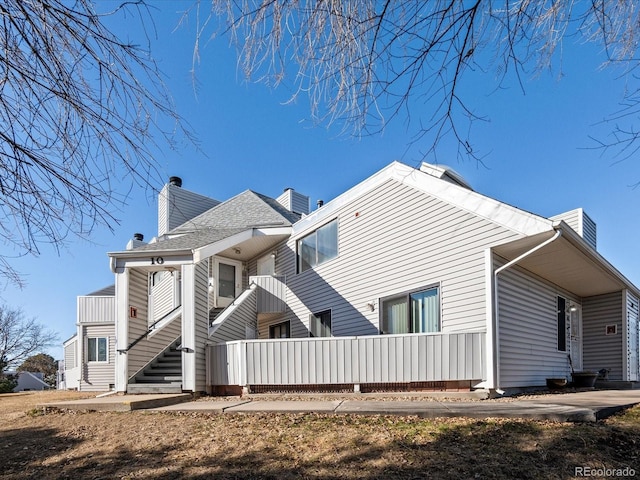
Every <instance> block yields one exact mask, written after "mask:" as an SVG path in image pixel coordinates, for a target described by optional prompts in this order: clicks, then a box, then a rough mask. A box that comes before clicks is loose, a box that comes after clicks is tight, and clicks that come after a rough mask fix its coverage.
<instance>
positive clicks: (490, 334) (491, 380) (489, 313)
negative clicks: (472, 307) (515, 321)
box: [483, 248, 499, 389]
mask: <svg viewBox="0 0 640 480" xmlns="http://www.w3.org/2000/svg"><path fill="white" fill-rule="evenodd" d="M484 281H485V299H486V303H485V304H486V313H485V315H486V318H487V320H486V322H487V327H486V328H487V335H486V352H485V355H486V368H487V370H486V379H485V382H484V385H483V386H484V388H488V389H494V388H496V378H497V376H498V374H497V369H498V360H499V359H498V356H497V355H498V352H497V351H496V349H495V348H494V347H495V345H496V344H497V342H498V341H499V339H498V338H497V329H496V328H495V324H496V322H497V321H498V320H497V313H496V308H497V307H496V306H495V305H494V298H495V295H494V289H495V288H497V285H495V284H494V277H493V252H492V250H491V249H490V248H487V249H486V250H485V251H484Z"/></svg>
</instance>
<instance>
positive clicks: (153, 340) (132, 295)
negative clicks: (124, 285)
mask: <svg viewBox="0 0 640 480" xmlns="http://www.w3.org/2000/svg"><path fill="white" fill-rule="evenodd" d="M147 299H148V295H147V274H146V272H143V271H139V270H136V269H131V270H130V273H129V305H130V306H133V307H136V308H137V318H129V341H128V343H127V345H129V344H131V342H133V341H134V340H136V339H137V338H138V337H140V336H141V335H144V334H145V332H146V331H147V329H148V324H147V316H148V310H147ZM180 333H181V319H180V318H177V319H176V320H174V321H173V322H171V323H170V324H168V325H167V326H166V327H164V328H163V329H162V330H160V331H158V332H157V333H155V334H154V335H153V336H152V337H144V338H143V339H142V340H141V341H140V342H139V343H138V344H136V345H135V346H134V347H133V348H132V349H131V350H129V353H128V355H127V357H128V361H129V378H131V377H133V376H134V375H135V374H136V373H138V371H140V370H141V369H142V368H143V367H144V366H145V365H146V364H147V363H149V362H150V361H151V360H153V358H154V357H155V356H156V355H158V354H159V353H161V352H162V351H163V350H164V349H165V348H166V347H168V346H169V345H170V344H171V343H172V342H173V341H175V340H176V339H177V338H178V337H179V336H180Z"/></svg>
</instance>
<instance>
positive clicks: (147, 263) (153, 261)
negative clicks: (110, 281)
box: [111, 250, 193, 272]
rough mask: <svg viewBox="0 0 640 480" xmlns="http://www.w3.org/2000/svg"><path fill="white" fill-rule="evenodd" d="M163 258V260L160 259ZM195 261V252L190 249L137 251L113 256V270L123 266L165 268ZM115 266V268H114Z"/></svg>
mask: <svg viewBox="0 0 640 480" xmlns="http://www.w3.org/2000/svg"><path fill="white" fill-rule="evenodd" d="M159 258H161V259H162V260H161V262H162V263H159V262H158V259H159ZM192 262H193V254H192V252H191V251H190V250H187V251H171V250H165V251H155V252H149V251H146V252H137V255H135V256H134V255H131V256H129V255H127V256H122V257H120V256H118V257H111V264H112V271H114V272H115V271H116V270H119V269H122V268H132V267H134V268H135V267H149V268H150V269H154V268H155V269H156V270H163V269H166V268H167V267H179V266H181V265H185V264H190V263H192ZM114 268H115V270H114Z"/></svg>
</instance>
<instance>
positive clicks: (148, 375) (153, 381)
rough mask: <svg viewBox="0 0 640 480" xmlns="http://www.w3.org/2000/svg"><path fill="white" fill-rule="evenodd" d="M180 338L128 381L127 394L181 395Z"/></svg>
mask: <svg viewBox="0 0 640 480" xmlns="http://www.w3.org/2000/svg"><path fill="white" fill-rule="evenodd" d="M181 343H182V338H178V339H177V340H176V341H175V342H173V343H172V344H171V345H170V346H169V347H167V348H166V349H165V350H164V351H163V352H162V353H161V354H160V355H158V356H157V357H156V358H155V359H154V360H153V361H152V362H151V363H150V364H149V365H147V366H146V367H145V368H144V370H142V371H141V372H139V373H137V374H136V375H135V377H133V378H132V379H131V380H129V385H127V393H129V394H136V393H182V352H181V351H180V350H179V347H180V344H181Z"/></svg>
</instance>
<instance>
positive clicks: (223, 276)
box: [214, 258, 242, 308]
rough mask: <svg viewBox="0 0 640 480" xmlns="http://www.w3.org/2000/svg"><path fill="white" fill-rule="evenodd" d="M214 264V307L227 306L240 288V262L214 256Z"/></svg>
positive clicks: (238, 293) (238, 292)
mask: <svg viewBox="0 0 640 480" xmlns="http://www.w3.org/2000/svg"><path fill="white" fill-rule="evenodd" d="M214 266H215V270H214V272H215V294H216V307H218V308H224V307H228V306H229V305H230V304H231V302H233V300H234V299H235V298H236V297H237V296H238V295H240V292H241V290H242V263H241V262H237V261H235V260H227V259H226V258H216V260H215V264H214Z"/></svg>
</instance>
